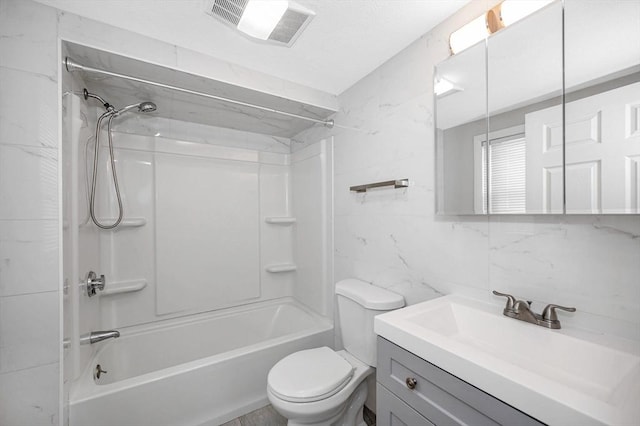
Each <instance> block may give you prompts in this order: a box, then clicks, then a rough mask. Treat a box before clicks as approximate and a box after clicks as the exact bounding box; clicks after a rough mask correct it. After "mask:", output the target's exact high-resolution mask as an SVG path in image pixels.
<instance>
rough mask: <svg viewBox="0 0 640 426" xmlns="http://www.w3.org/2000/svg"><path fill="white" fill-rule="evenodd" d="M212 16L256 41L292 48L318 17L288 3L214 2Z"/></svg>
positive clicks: (218, 0)
mask: <svg viewBox="0 0 640 426" xmlns="http://www.w3.org/2000/svg"><path fill="white" fill-rule="evenodd" d="M266 8H269V9H266ZM211 14H212V15H213V16H215V17H216V18H218V19H219V20H221V21H222V22H224V23H225V24H227V25H230V26H233V27H234V28H236V29H238V30H240V31H241V32H243V33H244V34H247V35H249V36H251V37H253V38H257V39H260V40H265V41H267V42H271V43H274V44H278V45H285V46H288V47H290V46H291V45H293V43H294V42H295V41H296V39H297V38H298V37H299V36H300V34H301V33H302V31H303V30H304V29H305V27H306V26H307V25H309V22H310V21H311V19H313V17H314V16H315V13H314V12H313V11H311V10H309V9H307V8H305V7H303V6H301V5H299V4H297V3H294V2H292V1H285V0H273V1H269V2H266V1H260V0H257V1H256V0H214V1H213V7H212V8H211Z"/></svg>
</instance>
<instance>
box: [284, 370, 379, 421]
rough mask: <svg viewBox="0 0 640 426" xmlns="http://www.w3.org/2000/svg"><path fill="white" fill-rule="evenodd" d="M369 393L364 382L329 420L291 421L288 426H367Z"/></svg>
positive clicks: (364, 381)
mask: <svg viewBox="0 0 640 426" xmlns="http://www.w3.org/2000/svg"><path fill="white" fill-rule="evenodd" d="M368 393H369V390H368V389H367V382H366V380H363V381H362V383H360V384H359V385H358V387H357V388H356V389H355V391H354V392H353V394H352V395H351V397H350V398H349V399H348V400H347V402H346V404H344V406H343V407H342V409H340V407H336V408H337V409H338V412H337V413H334V414H330V417H329V418H328V419H322V420H319V419H318V418H310V419H289V421H288V422H287V426H367V424H366V423H365V421H364V416H363V411H364V402H365V401H366V399H367V394H368ZM274 408H275V407H274Z"/></svg>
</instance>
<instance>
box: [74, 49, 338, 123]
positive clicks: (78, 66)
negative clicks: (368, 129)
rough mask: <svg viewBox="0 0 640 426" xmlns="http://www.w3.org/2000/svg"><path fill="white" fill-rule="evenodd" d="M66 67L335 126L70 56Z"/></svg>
mask: <svg viewBox="0 0 640 426" xmlns="http://www.w3.org/2000/svg"><path fill="white" fill-rule="evenodd" d="M64 65H65V68H66V69H67V71H68V72H73V71H87V72H92V73H96V74H102V75H106V76H109V77H117V78H122V79H125V80H130V81H135V82H138V83H143V84H149V85H151V86H156V87H161V88H163V89H169V90H175V91H177V92H182V93H188V94H190V95H196V96H201V97H203V98H209V99H215V100H217V101H223V102H229V103H232V104H235V105H241V106H245V107H249V108H254V109H258V110H261V111H267V112H272V113H275V114H281V115H286V116H287V117H293V118H299V119H301V120H307V121H312V122H314V123H319V124H322V125H324V126H327V127H329V128H332V127H333V125H334V122H333V120H332V119H329V120H318V119H317V118H311V117H305V116H304V115H298V114H294V113H291V112H286V111H280V110H278V109H274V108H268V107H264V106H260V105H254V104H250V103H248V102H242V101H238V100H235V99H229V98H225V97H222V96H216V95H211V94H209V93H203V92H198V91H195V90H190V89H185V88H183V87H178V86H172V85H169V84H164V83H158V82H157V81H151V80H145V79H142V78H138V77H133V76H130V75H126V74H119V73H115V72H111V71H106V70H101V69H98V68H93V67H89V66H86V65H82V64H79V63H77V62H75V61H74V60H73V59H71V58H69V57H68V56H67V57H65V58H64Z"/></svg>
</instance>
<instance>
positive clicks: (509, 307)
mask: <svg viewBox="0 0 640 426" xmlns="http://www.w3.org/2000/svg"><path fill="white" fill-rule="evenodd" d="M493 294H495V295H496V296H502V297H506V298H507V306H505V307H504V310H505V311H512V310H513V306H514V305H515V304H516V298H515V297H513V296H512V295H510V294H506V293H500V292H499V291H495V290H493Z"/></svg>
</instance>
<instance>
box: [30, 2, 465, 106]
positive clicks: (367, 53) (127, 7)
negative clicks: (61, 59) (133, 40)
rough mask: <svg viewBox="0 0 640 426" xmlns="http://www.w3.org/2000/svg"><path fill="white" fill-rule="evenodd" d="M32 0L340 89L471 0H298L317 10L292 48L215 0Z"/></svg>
mask: <svg viewBox="0 0 640 426" xmlns="http://www.w3.org/2000/svg"><path fill="white" fill-rule="evenodd" d="M36 1H39V2H41V3H44V4H47V5H50V6H53V7H56V8H59V9H62V10H66V11H68V12H71V13H75V14H77V15H81V16H85V17H88V18H91V19H95V20H96V21H101V22H104V23H107V24H110V25H113V26H116V27H120V28H124V29H127V30H130V31H134V32H137V33H140V34H144V35H146V36H149V37H152V38H155V39H158V40H162V41H165V42H167V43H171V44H175V45H178V46H182V47H185V48H188V49H192V50H195V51H198V52H201V53H205V54H207V55H211V56H214V57H216V58H219V59H222V60H224V61H227V62H231V63H234V64H238V65H242V66H244V67H247V68H250V69H254V70H257V71H261V72H264V73H267V74H271V75H274V76H277V77H279V78H282V79H285V80H289V81H293V82H295V83H299V84H303V85H305V86H309V87H312V88H315V89H318V90H322V91H325V92H328V93H331V94H336V95H337V94H340V93H342V92H343V91H344V90H346V89H347V88H349V87H350V86H351V85H353V84H354V83H355V82H357V81H358V80H360V79H361V78H363V77H364V76H366V75H367V74H369V73H370V72H371V71H373V70H374V69H375V68H377V67H378V66H379V65H381V64H382V63H384V62H385V61H386V60H388V59H389V58H391V57H392V56H393V55H395V54H396V53H398V52H400V51H401V50H402V49H404V48H405V47H406V46H408V45H409V44H410V43H412V42H413V41H415V40H416V39H418V38H419V37H420V36H422V35H423V34H425V33H427V32H428V31H429V30H430V29H431V28H433V27H434V26H435V25H437V24H438V23H440V22H442V21H443V20H444V19H445V18H447V17H448V16H450V15H451V14H452V13H454V12H455V11H456V10H458V9H459V8H461V7H462V6H463V5H465V4H466V3H468V1H469V0H296V1H297V3H299V4H301V5H303V6H305V7H307V8H309V9H311V10H313V11H315V12H316V16H315V18H314V19H313V20H312V21H311V23H310V24H309V26H308V27H307V29H306V30H305V31H304V33H303V34H302V35H301V36H300V38H298V40H297V41H296V43H295V44H294V45H293V46H292V47H291V48H287V47H281V46H273V45H269V44H265V43H259V42H255V41H252V40H250V39H248V38H247V37H245V36H243V35H242V34H240V33H239V32H237V31H235V30H234V29H232V28H230V27H228V26H226V25H224V24H222V23H221V22H220V21H218V20H217V19H215V18H213V17H212V16H210V15H208V14H207V13H206V12H208V11H210V10H211V6H212V4H213V0H36ZM265 1H268V0H265Z"/></svg>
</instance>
